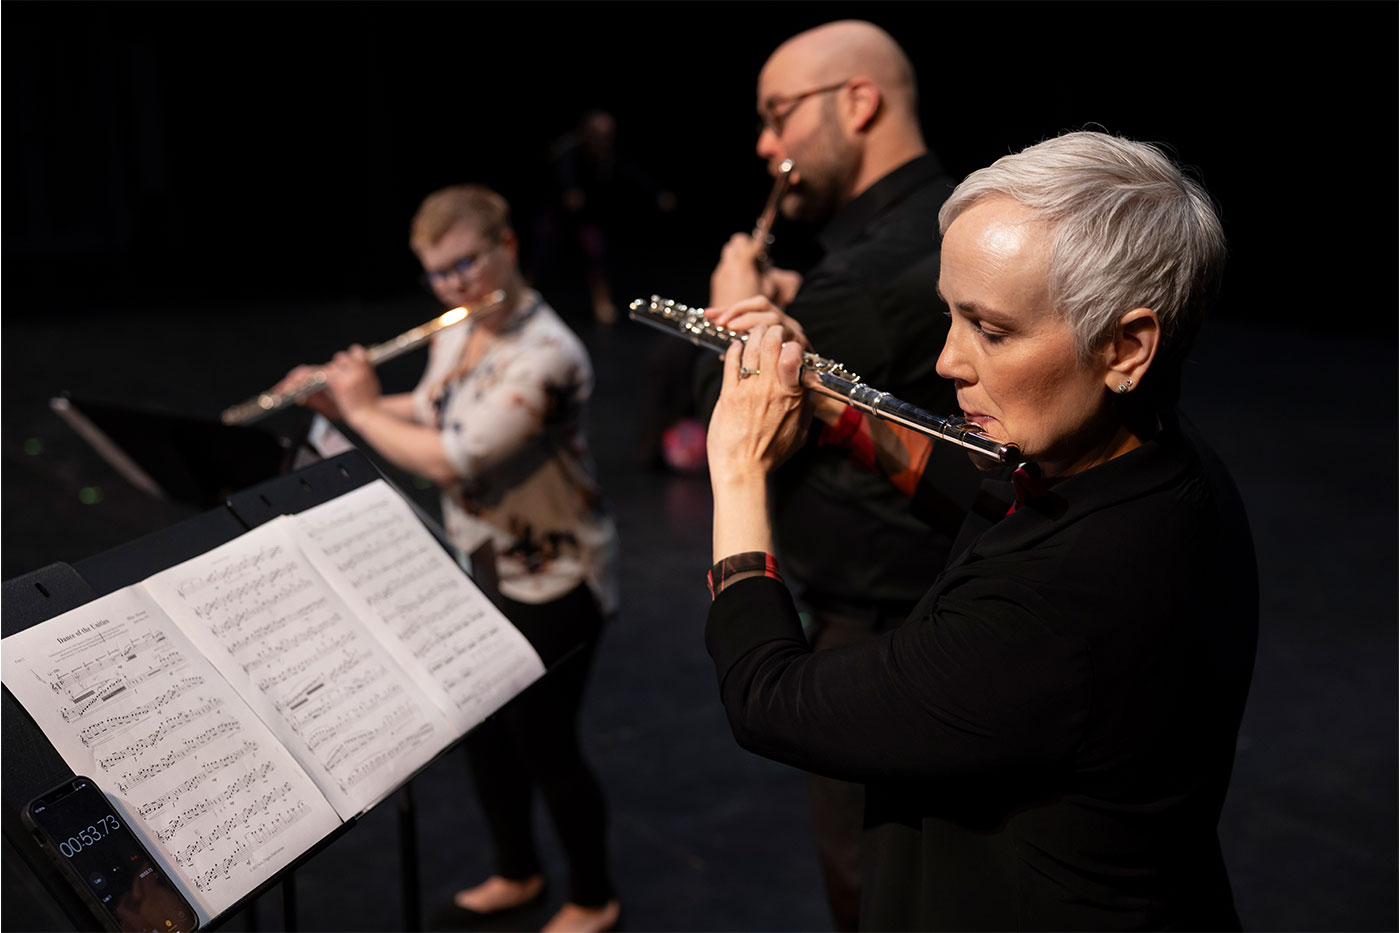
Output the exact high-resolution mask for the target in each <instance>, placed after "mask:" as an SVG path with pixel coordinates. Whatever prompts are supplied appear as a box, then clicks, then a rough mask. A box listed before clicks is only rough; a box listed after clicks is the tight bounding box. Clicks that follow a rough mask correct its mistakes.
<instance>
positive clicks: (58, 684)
mask: <svg viewBox="0 0 1400 933" xmlns="http://www.w3.org/2000/svg"><path fill="white" fill-rule="evenodd" d="M0 659H2V660H3V677H4V681H5V685H6V686H7V687H9V688H10V690H11V692H12V693H13V694H14V695H15V698H16V699H18V700H19V701H20V703H22V704H23V705H24V706H25V708H26V709H27V710H29V712H30V714H31V715H33V716H34V719H35V721H36V722H37V723H38V724H39V726H40V728H42V729H43V730H44V733H45V735H47V736H48V737H49V740H50V741H51V742H52V743H53V744H54V747H55V748H56V749H57V750H58V751H59V753H60V754H61V755H62V756H63V758H64V760H65V761H66V762H67V763H68V765H69V766H70V767H71V768H72V769H73V770H74V771H75V772H77V773H79V774H87V775H90V776H91V777H93V778H94V780H96V781H97V783H98V785H99V786H100V787H101V788H102V789H103V790H105V791H106V792H107V793H108V795H109V796H112V797H114V803H115V804H116V805H117V806H118V807H119V809H122V810H124V811H125V812H126V814H127V816H128V819H129V821H130V823H131V825H132V826H133V827H134V828H135V829H136V831H137V832H138V833H139V834H141V835H142V836H144V837H145V838H146V842H147V845H148V847H149V848H150V849H151V851H152V853H153V854H154V855H155V857H156V858H157V859H159V860H161V861H162V862H164V867H165V868H166V869H167V871H168V872H169V873H170V874H171V876H172V877H174V878H175V879H176V880H177V883H179V884H180V885H181V886H182V887H183V888H185V893H186V895H187V896H188V897H189V898H190V901H191V903H192V904H194V905H195V908H196V911H197V912H199V913H200V914H201V917H202V919H204V920H205V921H208V920H209V919H210V918H212V917H213V916H216V915H218V914H219V913H220V912H221V911H223V910H224V909H226V908H227V907H228V906H231V905H232V904H233V903H234V902H235V901H237V900H238V899H239V898H240V897H242V895H243V894H244V893H246V892H247V891H249V890H251V889H252V888H253V887H255V886H257V885H258V884H261V883H262V882H263V881H264V880H266V879H267V878H270V877H272V876H274V875H275V874H276V872H277V871H278V870H279V869H280V868H281V867H282V866H284V865H285V864H286V863H287V862H288V861H289V860H290V859H291V858H292V857H294V856H295V855H296V854H298V853H299V852H302V851H304V850H305V849H306V848H309V847H310V846H311V845H314V844H315V843H316V841H318V840H319V839H320V838H322V837H323V836H325V835H326V834H327V833H329V832H330V831H331V830H332V829H334V827H335V826H336V825H337V824H338V823H339V822H340V820H339V817H338V816H337V815H336V814H335V811H334V810H333V809H332V808H331V806H330V804H329V803H328V802H327V801H326V799H325V797H324V796H323V795H322V794H321V792H320V791H319V790H318V789H317V788H316V786H315V784H314V783H313V782H312V781H311V780H310V778H309V777H308V776H307V774H306V772H305V771H304V770H303V769H302V768H301V766H300V765H298V764H297V762H296V761H295V760H294V759H293V758H292V757H291V755H290V754H288V752H287V750H286V749H285V748H284V747H283V746H282V744H281V743H280V742H279V741H278V740H277V738H276V737H274V736H273V735H272V733H270V732H269V731H268V729H267V727H266V726H265V725H264V724H263V723H262V721H261V720H260V719H259V718H258V716H257V715H255V714H254V712H253V711H252V710H251V709H250V708H249V707H248V705H247V704H246V703H245V702H244V701H243V699H242V698H241V697H240V696H239V695H238V694H237V693H236V692H235V691H234V689H233V688H232V686H230V685H229V683H228V682H227V681H226V680H225V679H224V678H223V677H221V676H220V675H219V673H218V672H216V671H215V669H214V668H213V667H212V666H211V665H210V663H209V662H208V660H207V659H206V658H205V657H204V656H203V655H202V654H201V652H200V651H199V649H198V648H197V647H196V646H195V645H193V644H191V643H190V642H189V640H188V639H187V637H186V636H185V634H184V633H183V632H182V631H181V629H180V627H179V626H178V625H177V624H176V623H175V622H174V620H172V619H170V618H169V617H168V616H167V615H166V614H165V613H164V612H162V611H161V609H160V607H159V606H158V605H157V604H156V603H155V602H154V601H153V600H152V599H151V598H150V596H149V594H147V593H146V592H145V591H144V590H142V589H141V588H140V587H129V588H127V589H124V590H119V591H118V592H116V593H113V594H111V595H110V596H106V597H103V598H101V599H99V600H95V601H94V602H91V603H89V604H87V605H86V606H83V607H80V608H79V609H76V610H73V611H72V612H69V613H65V614H64V615H61V616H58V617H56V618H54V619H50V620H48V621H47V622H44V623H41V624H40V625H37V626H34V627H33V628H30V629H28V630H26V631H24V632H21V633H19V634H17V635H13V636H10V637H9V638H6V639H5V642H4V652H3V655H0ZM230 821H232V822H230ZM251 825H257V826H258V827H260V832H261V835H260V836H256V837H255V836H254V835H253V834H251V833H249V832H248V831H247V828H248V827H249V826H251Z"/></svg>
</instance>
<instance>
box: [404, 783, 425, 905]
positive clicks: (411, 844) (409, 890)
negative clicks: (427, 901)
mask: <svg viewBox="0 0 1400 933" xmlns="http://www.w3.org/2000/svg"><path fill="white" fill-rule="evenodd" d="M410 788H411V785H410V784H405V785H404V786H403V787H401V788H399V871H400V874H401V878H400V882H401V884H402V886H403V923H404V927H403V928H404V929H405V930H421V929H423V917H422V907H421V904H420V903H419V897H418V824H417V821H416V820H415V818H414V810H413V791H412V790H411V789H410Z"/></svg>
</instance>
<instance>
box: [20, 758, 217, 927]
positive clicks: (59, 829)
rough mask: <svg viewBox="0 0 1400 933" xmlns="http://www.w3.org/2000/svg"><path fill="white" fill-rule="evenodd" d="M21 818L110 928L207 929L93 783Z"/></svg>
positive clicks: (50, 795) (36, 802) (32, 805)
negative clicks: (201, 927) (200, 925)
mask: <svg viewBox="0 0 1400 933" xmlns="http://www.w3.org/2000/svg"><path fill="white" fill-rule="evenodd" d="M21 818H22V819H23V820H24V822H25V825H27V826H28V827H29V828H30V830H32V831H33V833H34V836H35V838H36V839H38V840H39V846H40V848H42V849H43V850H44V851H45V852H46V853H47V854H48V856H49V857H50V858H51V859H53V860H54V862H55V863H56V864H57V865H58V868H59V870H60V871H61V872H63V874H64V875H65V876H66V877H67V879H68V881H69V883H70V884H72V886H73V888H74V890H76V891H77V892H78V894H79V895H80V896H81V897H82V898H83V900H84V902H86V903H87V905H88V907H89V908H91V909H92V911H93V913H94V914H96V915H97V917H98V919H100V920H101V921H102V924H103V926H104V927H106V929H108V930H116V931H130V933H139V931H147V930H159V931H161V933H187V931H192V930H197V929H198V928H199V917H198V915H197V914H196V913H195V911H194V908H193V907H191V906H190V904H189V902H188V901H187V900H185V897H184V895H183V894H181V893H180V890H179V889H178V888H177V887H175V885H174V883H173V882H172V881H171V880H170V878H169V877H168V876H167V875H166V874H165V872H164V871H162V870H161V867H160V865H158V864H157V863H156V860H155V859H153V858H151V854H150V853H149V852H147V851H146V847H145V846H143V845H142V844H141V841H140V840H139V839H137V838H136V834H135V833H133V832H132V831H131V828H130V827H128V826H127V825H126V819H125V817H123V816H122V815H120V814H119V813H117V811H116V810H114V809H113V808H112V805H111V803H109V802H108V801H107V798H106V797H105V796H104V795H103V794H102V791H101V790H99V789H98V787H97V785H96V784H94V783H93V782H92V780H91V779H90V778H86V777H75V778H72V779H71V780H68V781H65V782H64V783H63V784H61V785H59V786H58V787H55V788H54V789H53V790H51V791H48V792H46V793H43V794H40V795H39V796H38V797H36V798H34V799H33V800H31V801H30V802H29V803H28V804H27V805H26V806H25V808H24V810H23V811H22V813H21Z"/></svg>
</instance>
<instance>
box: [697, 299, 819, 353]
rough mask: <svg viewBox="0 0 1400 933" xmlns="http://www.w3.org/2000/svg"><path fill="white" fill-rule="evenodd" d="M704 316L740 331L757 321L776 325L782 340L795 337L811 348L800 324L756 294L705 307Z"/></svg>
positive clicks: (794, 338)
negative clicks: (724, 303)
mask: <svg viewBox="0 0 1400 933" xmlns="http://www.w3.org/2000/svg"><path fill="white" fill-rule="evenodd" d="M705 318H706V319H707V320H709V321H712V322H714V323H715V324H718V325H719V326H720V327H727V328H729V329H730V330H734V331H739V332H740V333H745V332H747V331H751V330H753V329H754V328H755V327H757V326H759V325H760V324H762V325H763V326H765V327H778V328H781V329H782V332H783V340H784V341H788V340H792V341H796V342H797V344H798V345H799V346H800V347H801V348H802V349H803V350H811V349H812V347H811V346H810V345H809V344H808V342H807V333H806V331H804V330H803V329H802V325H801V324H799V323H798V322H797V320H796V319H794V318H792V317H790V316H789V315H788V314H787V313H786V312H784V311H783V310H782V309H780V308H779V307H778V306H777V305H775V304H773V302H771V301H769V300H768V299H767V298H764V297H762V296H760V295H755V296H754V297H752V298H745V299H744V300H743V301H736V302H734V303H733V304H731V305H726V306H724V307H716V308H706V309H705Z"/></svg>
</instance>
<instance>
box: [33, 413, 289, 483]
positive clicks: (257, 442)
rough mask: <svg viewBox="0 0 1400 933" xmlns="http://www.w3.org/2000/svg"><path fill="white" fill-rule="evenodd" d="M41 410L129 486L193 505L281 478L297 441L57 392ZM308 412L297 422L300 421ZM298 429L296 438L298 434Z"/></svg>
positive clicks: (244, 428) (250, 429)
mask: <svg viewBox="0 0 1400 933" xmlns="http://www.w3.org/2000/svg"><path fill="white" fill-rule="evenodd" d="M49 407H50V408H51V409H52V410H53V412H54V414H56V415H58V416H59V418H61V419H62V420H63V421H64V423H65V424H67V425H68V426H69V427H70V428H72V429H73V431H74V433H76V434H77V435H78V436H79V437H81V438H82V439H83V440H85V441H87V443H88V445H89V446H91V447H92V449H93V450H95V451H96V452H97V453H98V454H99V455H100V456H101V457H102V459H103V460H106V461H107V463H108V464H109V465H111V467H112V468H113V469H115V470H116V471H117V472H118V473H120V474H121V475H122V476H123V477H124V478H125V479H127V480H128V481H129V482H130V483H131V484H132V485H133V486H135V487H137V488H138V489H140V490H142V491H144V492H147V493H149V494H150V495H152V496H155V497H156V498H159V499H173V500H175V501H177V502H184V503H188V504H190V505H194V506H196V507H198V508H203V509H213V508H219V507H220V506H222V505H223V504H224V500H225V499H226V498H227V497H228V496H229V494H230V493H232V492H234V491H236V490H239V489H243V488H245V487H247V486H251V485H253V484H254V483H258V482H261V481H263V480H265V479H267V478H269V477H272V476H277V475H279V474H282V473H286V472H287V471H288V469H289V468H290V467H291V465H292V459H293V456H294V454H295V453H296V448H297V447H298V443H297V442H296V441H294V440H293V438H292V437H287V436H278V435H274V434H271V433H269V432H267V431H265V430H262V429H260V428H252V427H243V426H237V425H224V424H219V423H218V422H214V421H208V420H204V419H200V418H193V417H188V416H185V415H177V414H170V413H167V412H158V411H147V410H139V409H135V408H124V407H121V406H117V405H110V404H107V403H104V402H97V401H93V400H91V399H76V398H73V397H72V396H71V395H69V394H68V393H64V394H62V395H60V396H58V397H56V398H53V399H50V400H49ZM309 419H310V414H309V413H306V416H305V417H304V418H302V419H301V421H303V422H304V421H308V420H309ZM305 434H306V427H305V425H302V427H301V428H300V429H299V433H298V434H297V435H296V436H297V437H304V436H305Z"/></svg>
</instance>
